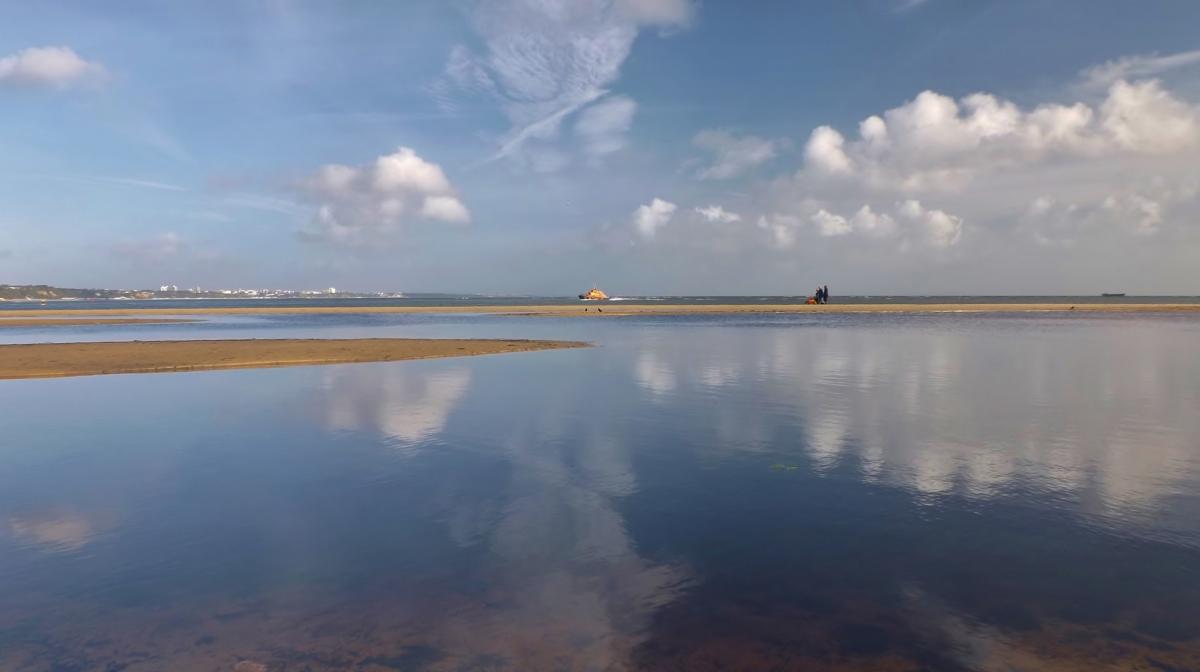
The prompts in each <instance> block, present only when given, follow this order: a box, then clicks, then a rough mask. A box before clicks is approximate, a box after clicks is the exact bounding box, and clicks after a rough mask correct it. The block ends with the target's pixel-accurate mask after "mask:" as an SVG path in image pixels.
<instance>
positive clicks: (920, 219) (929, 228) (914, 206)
mask: <svg viewBox="0 0 1200 672" xmlns="http://www.w3.org/2000/svg"><path fill="white" fill-rule="evenodd" d="M897 211H898V212H899V214H900V216H901V217H903V218H905V219H906V220H908V221H910V222H912V223H914V224H916V225H917V226H918V227H920V229H921V232H922V234H923V235H924V237H925V239H926V241H928V242H929V244H931V245H933V246H934V247H950V246H951V245H955V244H957V243H958V241H959V240H960V239H961V238H962V230H963V220H962V218H960V217H955V216H954V215H951V214H948V213H946V212H943V211H941V210H933V209H929V208H926V207H924V206H923V205H921V202H920V201H916V200H908V201H904V202H903V203H901V204H900V205H899V207H898V209H897Z"/></svg>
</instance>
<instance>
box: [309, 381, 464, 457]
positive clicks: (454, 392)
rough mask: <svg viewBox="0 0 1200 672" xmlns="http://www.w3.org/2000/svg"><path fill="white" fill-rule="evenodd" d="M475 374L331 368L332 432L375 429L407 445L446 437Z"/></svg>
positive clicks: (328, 418)
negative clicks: (444, 430)
mask: <svg viewBox="0 0 1200 672" xmlns="http://www.w3.org/2000/svg"><path fill="white" fill-rule="evenodd" d="M470 384H471V371H470V370H469V369H465V368H454V369H446V370H436V371H422V370H418V369H414V368H413V367H411V366H404V365H394V364H393V365H371V366H358V365H355V366H348V367H336V368H334V367H331V368H330V370H329V372H328V373H326V375H325V379H324V386H323V387H324V393H325V395H326V397H325V410H326V416H325V417H326V422H327V424H328V425H329V427H330V428H332V429H342V430H363V429H370V430H375V431H378V432H380V433H381V434H384V435H386V436H388V437H390V438H393V439H396V440H397V441H402V442H405V443H417V442H419V441H423V440H425V439H428V438H430V437H431V436H433V435H435V434H437V433H438V432H440V431H442V428H443V427H445V425H446V420H447V418H448V417H449V415H450V411H451V410H453V408H454V406H455V405H456V404H457V403H458V402H459V401H460V400H461V399H462V397H463V395H464V394H466V392H467V388H468V387H469V386H470Z"/></svg>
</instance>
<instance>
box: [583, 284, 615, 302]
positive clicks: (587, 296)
mask: <svg viewBox="0 0 1200 672" xmlns="http://www.w3.org/2000/svg"><path fill="white" fill-rule="evenodd" d="M579 298H580V299H582V300H584V301H607V300H608V295H607V294H605V293H604V292H602V291H600V289H599V288H597V287H592V288H591V289H589V290H588V291H586V292H584V293H583V294H580V295H579Z"/></svg>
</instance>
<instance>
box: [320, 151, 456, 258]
mask: <svg viewBox="0 0 1200 672" xmlns="http://www.w3.org/2000/svg"><path fill="white" fill-rule="evenodd" d="M301 189H302V191H303V192H304V194H305V195H306V196H307V197H308V198H310V199H311V200H314V201H315V202H316V203H317V212H316V215H315V216H314V217H313V220H312V221H311V222H310V223H309V225H308V227H307V228H305V229H304V230H303V231H301V232H300V235H301V238H302V239H304V240H309V241H318V242H330V243H337V244H344V245H361V244H371V243H378V242H383V241H385V240H387V239H388V238H390V237H393V236H396V235H398V234H400V233H401V232H402V231H403V227H404V225H405V224H407V223H408V222H410V221H413V220H428V221H439V222H446V223H450V224H465V223H467V222H470V221H471V213H470V211H469V210H468V209H467V207H466V206H465V205H463V203H462V201H460V200H459V198H458V195H457V193H456V192H455V189H454V187H453V185H451V184H450V180H449V179H447V177H446V174H445V172H443V171H442V168H441V166H439V165H437V164H436V163H432V162H430V161H426V160H425V159H423V158H421V157H420V156H419V155H418V154H417V153H416V151H415V150H413V149H411V148H409V147H400V148H399V149H397V150H396V151H395V152H394V153H392V154H387V155H384V156H380V157H378V158H377V159H376V160H375V161H374V162H372V163H369V164H366V165H363V166H346V165H341V164H328V165H325V166H322V167H321V168H319V169H318V170H317V171H316V173H315V174H313V175H312V176H311V177H309V178H308V179H306V180H304V181H303V182H302V184H301Z"/></svg>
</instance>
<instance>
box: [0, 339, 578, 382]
mask: <svg viewBox="0 0 1200 672" xmlns="http://www.w3.org/2000/svg"><path fill="white" fill-rule="evenodd" d="M581 347H587V344H586V343H580V342H575V341H526V340H492V339H417V338H356V339H262V340H259V339H253V340H251V339H244V340H223V341H128V342H108V343H35V344H29V345H0V379H4V378H55V377H62V376H94V375H101V374H109V373H163V372H172V371H201V370H208V369H241V368H264V367H277V366H309V365H316V364H345V363H351V362H387V361H397V360H405V359H431V358H435V357H462V356H468V355H491V354H498V353H504V352H528V351H532V350H553V349H559V348H581Z"/></svg>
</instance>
